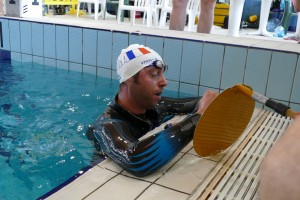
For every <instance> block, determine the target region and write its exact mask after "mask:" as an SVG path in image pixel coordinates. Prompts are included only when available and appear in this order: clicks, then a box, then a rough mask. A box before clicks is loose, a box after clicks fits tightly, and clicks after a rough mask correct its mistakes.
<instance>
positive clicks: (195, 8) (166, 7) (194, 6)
mask: <svg viewBox="0 0 300 200" xmlns="http://www.w3.org/2000/svg"><path fill="white" fill-rule="evenodd" d="M162 1H163V2H162V8H161V14H160V20H159V28H162V27H164V26H165V25H166V21H167V14H168V13H172V7H173V6H172V0H162ZM186 14H187V15H188V31H195V19H196V16H198V17H199V16H200V0H189V2H188V4H187V8H186Z"/></svg>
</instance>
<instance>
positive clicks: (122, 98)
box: [116, 93, 146, 115]
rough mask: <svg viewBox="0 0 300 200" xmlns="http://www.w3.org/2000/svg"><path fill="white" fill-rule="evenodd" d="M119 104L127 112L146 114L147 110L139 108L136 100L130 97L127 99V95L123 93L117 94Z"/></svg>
mask: <svg viewBox="0 0 300 200" xmlns="http://www.w3.org/2000/svg"><path fill="white" fill-rule="evenodd" d="M116 101H117V103H118V104H119V105H120V106H122V107H123V108H124V109H126V110H127V111H129V112H131V113H133V114H136V115H140V114H145V112H146V109H142V108H139V107H138V106H137V105H136V104H135V103H134V100H131V99H130V97H127V96H126V95H123V94H122V93H118V94H117V99H116Z"/></svg>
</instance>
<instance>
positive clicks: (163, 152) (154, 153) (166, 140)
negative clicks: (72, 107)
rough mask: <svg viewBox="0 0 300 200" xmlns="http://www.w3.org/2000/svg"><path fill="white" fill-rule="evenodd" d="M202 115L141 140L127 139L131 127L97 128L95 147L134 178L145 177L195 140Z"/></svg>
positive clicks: (117, 124)
mask: <svg viewBox="0 0 300 200" xmlns="http://www.w3.org/2000/svg"><path fill="white" fill-rule="evenodd" d="M199 117H200V115H198V114H194V115H192V116H189V117H187V118H185V119H184V120H183V121H182V122H179V123H177V124H176V125H174V126H172V127H170V128H167V129H165V130H163V131H160V132H158V133H155V134H153V135H151V136H149V137H146V138H144V139H142V140H141V141H139V140H134V139H132V138H128V137H127V135H129V134H128V131H130V127H129V125H128V124H127V123H125V122H122V121H117V120H114V121H113V120H112V121H107V122H105V123H104V124H99V125H96V126H95V129H94V136H95V145H96V147H97V149H101V151H102V152H103V153H104V154H105V155H107V156H108V157H110V158H111V159H112V160H114V161H115V162H116V163H117V164H119V165H120V166H121V167H122V168H124V169H125V170H126V171H128V172H129V173H131V174H133V175H135V176H146V175H149V174H151V173H153V172H155V171H157V170H158V169H160V168H162V167H163V166H165V165H166V164H168V163H169V162H170V161H171V160H172V159H173V158H174V157H175V156H176V155H177V154H178V153H180V151H181V150H182V149H183V148H184V147H185V146H186V145H187V144H188V143H189V142H190V141H191V140H192V139H193V135H194V130H195V127H196V124H197V122H198V120H199Z"/></svg>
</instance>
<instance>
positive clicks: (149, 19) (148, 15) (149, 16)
mask: <svg viewBox="0 0 300 200" xmlns="http://www.w3.org/2000/svg"><path fill="white" fill-rule="evenodd" d="M144 13H147V27H151V26H152V11H151V10H149V11H147V12H144Z"/></svg>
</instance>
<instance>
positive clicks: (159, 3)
mask: <svg viewBox="0 0 300 200" xmlns="http://www.w3.org/2000/svg"><path fill="white" fill-rule="evenodd" d="M162 2H163V0H157V2H156V4H154V7H153V9H152V16H153V20H154V26H155V27H158V24H159V19H158V16H159V11H160V10H161V9H162ZM146 17H147V13H145V14H144V16H143V24H145V20H146Z"/></svg>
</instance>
